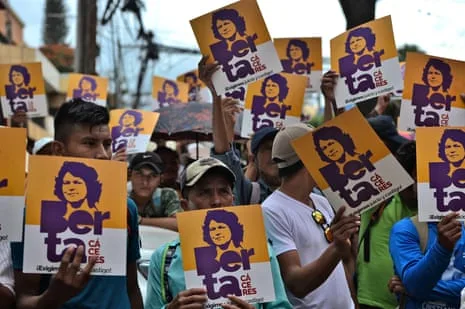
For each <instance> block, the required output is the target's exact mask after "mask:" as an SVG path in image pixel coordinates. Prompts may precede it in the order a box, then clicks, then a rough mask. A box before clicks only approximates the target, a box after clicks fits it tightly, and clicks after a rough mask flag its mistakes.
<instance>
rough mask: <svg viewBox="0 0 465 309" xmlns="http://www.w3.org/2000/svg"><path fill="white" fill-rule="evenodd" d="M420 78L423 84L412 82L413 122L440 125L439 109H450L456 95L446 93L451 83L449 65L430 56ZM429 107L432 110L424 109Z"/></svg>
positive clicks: (420, 124) (451, 77) (430, 125)
mask: <svg viewBox="0 0 465 309" xmlns="http://www.w3.org/2000/svg"><path fill="white" fill-rule="evenodd" d="M421 80H422V81H423V83H424V84H414V85H413V93H412V105H413V106H415V108H414V114H415V124H416V125H417V126H427V127H432V126H435V127H436V126H440V125H441V124H440V120H441V119H440V115H439V114H438V112H440V111H450V110H451V107H452V102H454V101H455V100H456V96H452V95H450V94H449V93H448V90H449V89H450V87H451V85H452V80H453V76H452V72H451V67H450V65H449V64H447V63H446V62H444V61H442V60H440V59H436V58H430V59H429V60H428V62H427V63H426V65H425V67H424V68H423V73H422V77H421ZM428 106H429V107H431V108H432V109H433V110H429V111H426V112H425V111H424V108H426V107H428Z"/></svg>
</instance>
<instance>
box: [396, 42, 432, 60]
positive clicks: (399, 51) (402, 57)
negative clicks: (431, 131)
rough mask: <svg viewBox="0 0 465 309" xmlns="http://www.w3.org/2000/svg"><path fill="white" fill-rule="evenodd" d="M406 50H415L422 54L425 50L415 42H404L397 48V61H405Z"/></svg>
mask: <svg viewBox="0 0 465 309" xmlns="http://www.w3.org/2000/svg"><path fill="white" fill-rule="evenodd" d="M407 52H417V53H421V54H424V53H425V51H424V50H422V49H421V48H420V46H418V45H415V44H404V45H402V46H401V47H399V48H398V49H397V54H398V56H399V61H405V58H406V57H407Z"/></svg>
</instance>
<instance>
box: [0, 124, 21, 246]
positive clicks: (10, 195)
mask: <svg viewBox="0 0 465 309" xmlns="http://www.w3.org/2000/svg"><path fill="white" fill-rule="evenodd" d="M0 141H2V143H1V144H0V241H21V239H22V233H23V214H24V188H25V168H26V166H25V164H26V129H22V128H21V129H19V128H0Z"/></svg>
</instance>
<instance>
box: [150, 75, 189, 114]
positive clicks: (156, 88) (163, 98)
mask: <svg viewBox="0 0 465 309" xmlns="http://www.w3.org/2000/svg"><path fill="white" fill-rule="evenodd" d="M152 97H153V110H157V109H160V108H162V107H167V106H169V105H171V104H176V103H187V102H188V101H189V84H187V83H184V82H178V81H175V80H171V79H166V78H163V77H160V76H154V77H153V80H152Z"/></svg>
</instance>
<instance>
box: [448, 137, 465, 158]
mask: <svg viewBox="0 0 465 309" xmlns="http://www.w3.org/2000/svg"><path fill="white" fill-rule="evenodd" d="M444 147H445V149H444V150H445V154H446V158H447V160H448V161H449V162H450V163H457V162H461V161H462V160H463V159H464V158H465V149H464V148H463V145H462V143H461V142H458V141H454V140H453V139H451V138H448V139H447V140H446V142H445V143H444Z"/></svg>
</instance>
